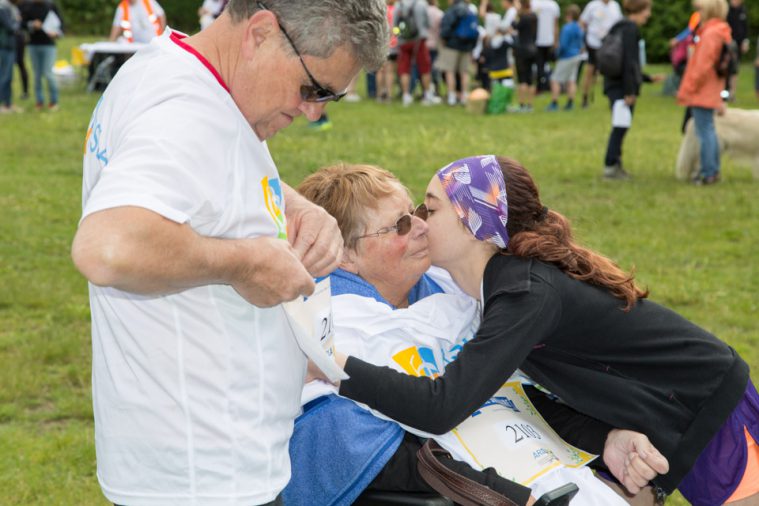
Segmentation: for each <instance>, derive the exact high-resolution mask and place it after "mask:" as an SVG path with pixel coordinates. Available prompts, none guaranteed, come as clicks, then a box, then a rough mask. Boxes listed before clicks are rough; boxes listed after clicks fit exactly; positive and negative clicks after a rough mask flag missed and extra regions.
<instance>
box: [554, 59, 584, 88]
mask: <svg viewBox="0 0 759 506" xmlns="http://www.w3.org/2000/svg"><path fill="white" fill-rule="evenodd" d="M581 59H582V55H579V54H578V55H577V56H571V57H569V58H564V59H561V60H559V61H557V62H556V67H555V68H554V69H553V74H551V81H556V82H557V83H570V82H575V81H577V70H578V69H579V68H580V61H581Z"/></svg>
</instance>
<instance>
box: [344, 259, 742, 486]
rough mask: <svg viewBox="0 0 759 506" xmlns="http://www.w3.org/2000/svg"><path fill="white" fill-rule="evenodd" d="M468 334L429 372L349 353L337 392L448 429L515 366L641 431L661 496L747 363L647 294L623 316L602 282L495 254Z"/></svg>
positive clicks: (683, 470) (575, 404)
mask: <svg viewBox="0 0 759 506" xmlns="http://www.w3.org/2000/svg"><path fill="white" fill-rule="evenodd" d="M483 293H484V313H483V320H482V324H481V326H480V329H479V331H478V332H477V336H476V337H475V338H474V339H473V340H472V341H470V342H468V343H467V344H466V345H465V346H464V348H463V350H462V351H461V353H460V354H459V356H458V358H457V360H456V361H454V362H453V363H452V364H449V365H448V366H447V367H446V370H445V374H444V375H443V376H440V377H438V378H437V379H435V380H430V379H429V378H416V377H412V376H408V375H405V374H400V373H397V372H395V371H393V370H392V369H389V368H381V367H376V366H372V365H369V364H366V363H364V362H362V361H361V360H359V359H356V358H354V357H350V358H349V359H348V361H347V364H346V368H345V370H346V372H347V373H348V374H349V375H350V379H349V380H346V381H343V382H342V383H341V385H340V394H341V395H344V396H346V397H348V398H351V399H354V400H356V401H359V402H363V403H366V404H368V405H369V406H371V407H372V408H375V409H377V410H379V411H381V412H383V413H385V414H386V415H388V416H390V417H391V418H393V419H395V420H398V421H400V422H402V423H405V424H408V425H410V426H413V427H417V428H419V429H421V430H425V431H428V432H432V433H443V432H446V431H448V430H450V429H452V428H453V427H455V426H456V425H458V424H459V423H460V422H461V421H462V420H464V419H465V418H466V417H467V416H469V415H470V414H471V413H472V412H474V411H475V410H476V409H477V408H479V407H480V406H481V405H482V404H483V403H484V402H485V401H486V400H487V399H488V398H489V397H490V396H492V395H493V394H494V393H495V392H496V391H497V389H498V388H499V387H500V386H501V385H502V384H503V383H504V382H505V381H506V380H507V379H508V378H509V376H511V374H512V373H513V372H514V371H515V370H516V369H517V368H521V369H522V370H523V371H524V372H525V373H527V374H528V375H529V376H530V377H531V378H532V379H533V380H535V381H536V382H538V383H539V384H541V385H543V386H544V387H546V388H548V389H549V390H550V391H551V392H553V393H555V394H556V395H558V396H559V397H560V398H561V399H562V400H563V401H564V402H566V403H567V404H568V405H569V406H571V407H572V408H574V409H576V410H577V411H579V412H581V413H584V414H586V415H588V416H591V417H594V418H597V419H599V420H602V421H603V422H605V423H607V424H609V425H610V426H613V427H619V428H623V429H631V430H636V431H639V432H642V433H644V434H646V435H647V436H648V437H649V438H650V439H651V441H652V442H653V444H654V445H655V446H656V447H657V448H658V449H659V450H660V451H661V452H662V454H663V455H664V456H665V457H667V459H668V460H669V463H670V471H669V473H668V474H666V475H662V476H659V477H657V478H655V479H654V484H655V485H656V486H658V487H661V488H662V489H663V490H664V491H665V492H667V493H669V492H671V491H672V490H674V489H675V488H676V487H677V485H678V484H679V483H680V481H681V479H682V478H683V477H684V476H685V474H687V472H688V471H689V470H690V468H691V467H692V466H693V464H694V462H695V460H696V459H697V457H698V455H699V454H700V453H701V451H702V450H703V448H704V447H705V446H706V445H707V444H708V442H709V440H710V439H711V437H712V436H713V435H714V434H715V433H716V432H717V430H719V428H720V427H721V426H722V424H723V423H724V421H725V420H726V418H727V417H728V415H729V414H730V413H731V412H732V410H733V409H734V408H735V406H736V405H737V403H738V402H739V401H740V399H741V398H742V396H743V393H744V390H745V388H746V385H747V382H748V365H747V364H746V363H745V362H744V361H743V360H742V359H741V358H740V357H739V356H738V355H737V354H736V353H735V351H734V350H733V349H732V348H730V347H729V346H728V345H726V344H725V343H723V342H722V341H720V340H719V339H717V338H716V337H714V336H713V335H712V334H710V333H708V332H707V331H705V330H703V329H701V328H699V327H697V326H696V325H694V324H693V323H691V322H689V321H687V320H685V319H684V318H682V317H681V316H679V315H677V314H676V313H674V312H673V311H670V310H669V309H666V308H664V307H662V306H660V305H658V304H656V303H654V302H651V301H648V300H640V301H638V302H637V303H636V304H635V306H634V307H633V308H632V310H631V311H629V312H623V311H622V306H623V301H620V300H619V299H617V298H615V297H613V296H612V295H611V294H610V293H609V292H608V291H606V290H605V289H602V288H599V287H595V286H593V285H590V284H588V283H585V282H581V281H577V280H575V279H573V278H571V277H569V276H568V275H566V274H564V273H563V272H561V271H560V270H559V269H558V268H556V267H555V266H553V265H550V264H545V263H542V262H539V261H534V260H531V259H524V258H518V257H513V256H504V255H495V256H494V257H493V258H492V259H491V260H490V261H489V263H488V265H487V267H486V269H485V273H484V280H483Z"/></svg>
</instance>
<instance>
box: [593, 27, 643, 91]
mask: <svg viewBox="0 0 759 506" xmlns="http://www.w3.org/2000/svg"><path fill="white" fill-rule="evenodd" d="M611 29H612V30H621V31H622V75H621V76H620V77H616V78H609V77H605V78H604V93H605V94H606V95H609V94H610V92H612V93H613V92H614V91H617V92H618V91H620V90H621V92H622V95H624V96H627V95H635V96H637V95H640V85H641V84H642V83H643V82H644V81H645V82H651V77H650V76H648V75H647V74H644V73H643V71H642V69H641V66H640V30H638V25H636V24H635V23H633V22H632V21H630V20H629V19H627V18H625V19H623V20H622V21H619V22H618V23H617V24H616V25H614V26H613V27H612V28H611Z"/></svg>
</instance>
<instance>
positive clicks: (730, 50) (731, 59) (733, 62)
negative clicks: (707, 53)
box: [714, 42, 738, 78]
mask: <svg viewBox="0 0 759 506" xmlns="http://www.w3.org/2000/svg"><path fill="white" fill-rule="evenodd" d="M737 53H738V47H737V46H736V45H735V43H734V42H730V43H727V42H723V43H722V52H720V54H719V60H717V63H715V64H714V70H716V71H717V75H718V76H719V77H723V78H725V77H730V76H734V75H735V74H737V73H738V54H737Z"/></svg>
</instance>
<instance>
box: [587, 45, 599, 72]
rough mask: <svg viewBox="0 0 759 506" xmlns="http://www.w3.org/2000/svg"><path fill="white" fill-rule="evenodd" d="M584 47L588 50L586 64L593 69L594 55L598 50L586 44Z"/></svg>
mask: <svg viewBox="0 0 759 506" xmlns="http://www.w3.org/2000/svg"><path fill="white" fill-rule="evenodd" d="M585 47H586V48H587V49H588V64H589V65H593V67H595V66H596V53H597V52H598V49H596V48H592V47H590V46H588V45H587V44H586V45H585Z"/></svg>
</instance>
